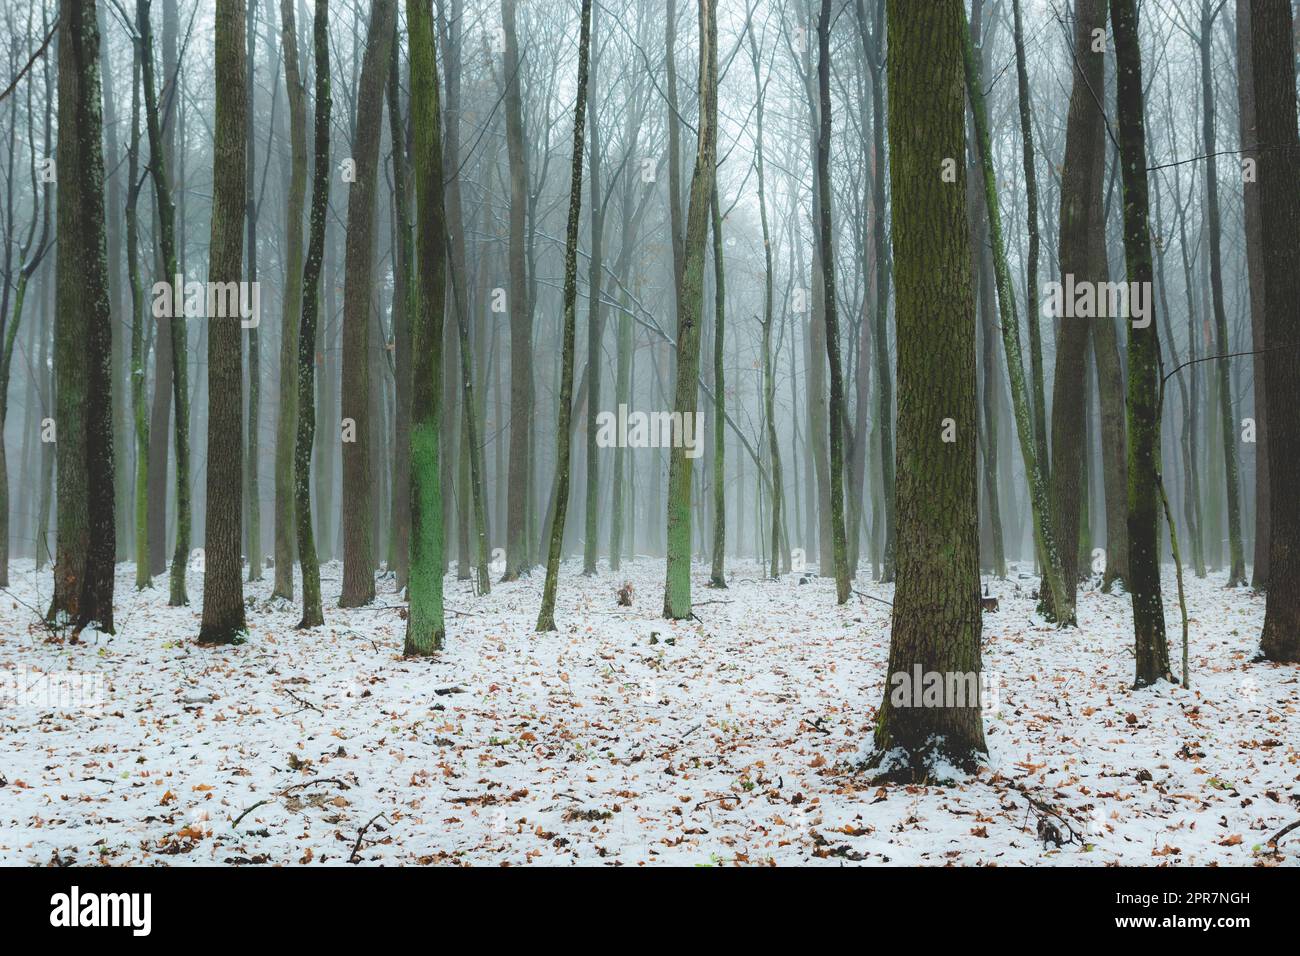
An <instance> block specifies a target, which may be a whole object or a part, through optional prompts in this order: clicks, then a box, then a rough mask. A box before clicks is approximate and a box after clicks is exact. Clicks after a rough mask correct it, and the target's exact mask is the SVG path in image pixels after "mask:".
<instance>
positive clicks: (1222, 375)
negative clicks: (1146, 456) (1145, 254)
mask: <svg viewBox="0 0 1300 956" xmlns="http://www.w3.org/2000/svg"><path fill="white" fill-rule="evenodd" d="M1225 2H1226V0H1201V11H1200V12H1201V18H1200V30H1199V31H1197V32H1195V33H1193V34H1192V36H1193V39H1194V40H1195V41H1196V44H1197V48H1198V50H1199V52H1200V57H1201V146H1202V153H1203V154H1204V156H1205V215H1206V231H1207V232H1208V234H1209V258H1210V300H1211V303H1212V305H1213V311H1214V341H1215V347H1216V348H1217V349H1218V353H1219V354H1218V358H1216V359H1215V362H1214V365H1215V373H1216V375H1217V376H1218V398H1219V425H1220V428H1221V437H1222V440H1223V466H1224V478H1225V483H1226V488H1227V493H1228V516H1227V517H1228V556H1229V557H1228V561H1229V567H1228V582H1227V586H1228V587H1235V586H1237V585H1239V584H1245V583H1246V558H1245V549H1244V547H1243V545H1242V540H1241V501H1240V499H1241V478H1240V475H1239V473H1238V463H1237V421H1236V418H1235V416H1234V414H1233V409H1232V367H1231V365H1230V359H1229V358H1228V355H1229V353H1231V352H1232V351H1233V349H1232V346H1231V344H1230V343H1229V342H1228V317H1227V313H1226V311H1225V309H1224V305H1223V255H1222V252H1221V251H1220V247H1221V246H1222V244H1223V227H1222V225H1221V224H1220V214H1219V173H1218V154H1217V152H1216V150H1217V146H1216V142H1217V140H1216V130H1215V104H1214V76H1213V73H1212V70H1211V61H1210V54H1211V45H1212V43H1213V41H1214V21H1215V19H1216V18H1217V17H1218V14H1219V11H1220V10H1222V9H1223V5H1224V3H1225ZM1180 16H1181V13H1180ZM1189 32H1190V31H1189Z"/></svg>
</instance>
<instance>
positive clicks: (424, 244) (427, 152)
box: [362, 0, 447, 656]
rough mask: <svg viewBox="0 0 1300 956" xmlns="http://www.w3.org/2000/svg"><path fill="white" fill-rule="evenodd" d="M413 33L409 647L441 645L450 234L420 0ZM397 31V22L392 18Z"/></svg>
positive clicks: (431, 649)
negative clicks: (442, 409) (442, 405)
mask: <svg viewBox="0 0 1300 956" xmlns="http://www.w3.org/2000/svg"><path fill="white" fill-rule="evenodd" d="M406 19H407V23H408V27H409V30H410V35H411V40H410V43H411V133H412V135H411V155H412V158H413V160H414V164H413V165H414V169H413V172H414V180H415V209H416V213H415V225H416V231H415V236H416V241H415V257H416V266H417V268H416V276H417V283H418V290H419V292H418V295H417V297H416V303H417V305H416V311H415V315H414V316H413V317H412V323H411V332H412V339H411V342H412V351H413V355H414V363H413V366H412V370H411V515H410V519H411V570H410V583H409V584H408V586H407V593H408V594H409V596H410V613H409V614H408V615H407V619H406V641H405V645H404V650H403V652H404V653H405V654H408V655H420V656H426V655H429V654H436V653H437V652H438V651H440V650H442V644H443V638H444V636H445V633H446V628H445V625H444V623H443V606H442V576H443V575H442V572H443V546H444V545H443V513H442V488H441V482H440V479H441V473H440V471H439V468H438V427H439V417H438V404H439V398H440V396H439V390H438V381H437V374H438V372H439V371H440V370H441V369H442V335H443V314H444V305H445V302H444V300H445V298H446V287H445V283H446V269H447V239H446V229H447V223H446V215H445V212H444V206H443V180H442V176H443V172H442V117H441V115H440V109H439V102H438V65H437V58H436V46H435V41H434V29H433V17H432V15H431V12H430V10H429V7H428V6H427V5H426V4H425V3H424V2H422V0H407V3H406ZM388 35H389V36H391V35H392V22H391V21H389V23H388ZM364 72H365V71H364V68H363V70H362V73H363V75H364Z"/></svg>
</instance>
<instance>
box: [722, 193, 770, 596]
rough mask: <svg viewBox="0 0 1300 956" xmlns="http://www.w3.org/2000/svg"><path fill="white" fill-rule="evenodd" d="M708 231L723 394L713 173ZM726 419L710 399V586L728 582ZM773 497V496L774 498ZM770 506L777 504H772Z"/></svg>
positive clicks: (724, 302) (724, 318)
mask: <svg viewBox="0 0 1300 956" xmlns="http://www.w3.org/2000/svg"><path fill="white" fill-rule="evenodd" d="M709 214H710V217H711V218H710V222H711V227H710V230H709V231H710V233H711V234H712V236H713V387H714V389H715V391H716V393H717V394H718V395H725V394H726V387H725V382H726V363H725V359H724V356H723V347H724V345H725V344H726V336H727V282H726V263H725V260H724V258H723V254H722V212H721V209H720V208H719V204H718V183H717V178H716V177H714V183H713V194H712V195H711V196H710V197H709ZM725 422H726V414H725V408H724V406H723V403H722V402H720V401H719V402H714V403H713V566H712V568H711V569H710V572H709V587H713V588H725V587H726V586H727V575H726V560H727V494H726V491H727V489H726V476H727V469H726V452H727V442H726V432H725V431H724V430H723V425H724V424H725ZM774 500H775V499H774ZM773 507H776V506H775V504H774V505H773Z"/></svg>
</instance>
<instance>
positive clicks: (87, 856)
mask: <svg viewBox="0 0 1300 956" xmlns="http://www.w3.org/2000/svg"><path fill="white" fill-rule="evenodd" d="M577 571H578V568H577V566H575V565H572V564H566V566H565V573H564V574H563V575H562V577H561V583H560V597H559V605H558V608H557V614H556V618H557V621H558V622H559V623H560V628H561V630H560V631H559V633H555V634H548V635H537V634H535V633H533V629H532V627H533V624H534V621H535V617H536V613H537V606H538V602H539V598H540V592H541V585H542V575H541V574H534V575H533V576H532V578H531V579H528V580H525V581H521V582H517V583H513V584H507V585H499V586H496V587H494V588H493V591H492V594H491V595H490V596H488V597H485V598H476V597H474V596H473V594H472V593H471V591H470V588H469V585H468V582H458V581H455V580H454V578H449V579H448V603H449V606H450V607H451V608H454V609H455V612H456V613H453V614H450V615H449V616H448V623H449V627H448V635H447V650H446V651H445V653H444V654H443V655H442V656H441V658H440V659H436V660H405V659H403V658H402V656H401V650H402V629H403V625H404V621H403V620H402V617H401V615H400V613H399V605H400V598H399V595H397V594H396V593H394V589H393V582H392V579H391V578H384V579H381V580H380V582H379V601H378V605H379V606H376V607H371V608H363V609H357V610H350V611H343V610H339V609H338V608H337V607H335V606H334V604H335V603H336V602H337V596H338V592H339V579H340V577H341V569H340V566H339V565H338V564H332V565H327V566H326V567H325V568H324V569H323V578H324V590H325V595H326V606H325V612H326V619H327V623H326V626H325V627H324V628H321V629H318V630H316V631H313V632H300V631H296V630H294V628H293V625H294V624H295V623H296V622H297V620H298V611H297V608H296V607H295V606H290V605H287V604H282V603H280V602H275V603H271V602H269V601H268V595H269V593H270V580H269V576H268V580H267V581H266V582H265V583H263V584H259V585H253V586H246V592H245V593H246V594H247V595H248V596H249V599H250V606H249V609H248V619H249V622H250V625H251V630H250V634H249V639H248V642H247V643H246V644H245V645H243V646H239V647H228V648H219V649H205V648H200V647H198V646H196V645H195V644H194V643H193V638H194V636H195V635H196V634H197V633H198V612H199V606H200V605H199V602H198V598H199V593H200V587H201V576H200V575H197V574H194V573H192V574H191V575H190V597H191V600H193V601H194V602H195V603H194V604H193V605H192V606H191V607H188V608H180V609H177V608H168V607H167V606H166V599H167V594H166V587H165V581H161V580H160V581H159V583H158V586H155V588H154V589H153V590H150V591H146V592H143V593H140V592H136V591H135V590H134V588H133V586H132V584H133V573H134V572H133V568H132V566H130V565H129V564H124V565H120V566H119V575H118V582H117V611H116V613H117V626H118V633H117V635H116V636H114V637H107V636H103V635H85V637H86V639H85V640H84V641H83V642H82V643H80V644H75V645H74V644H69V643H64V642H63V641H62V640H60V639H57V638H52V637H51V635H50V634H49V633H48V632H47V631H46V630H45V629H44V628H43V627H42V626H41V625H40V624H39V622H38V620H37V614H36V613H34V609H36V610H44V608H45V606H46V604H47V603H48V596H49V588H50V575H49V572H48V571H45V572H42V573H41V574H39V575H37V574H35V573H34V572H33V569H32V565H31V563H30V562H25V563H24V562H15V565H14V568H13V571H12V574H11V578H12V581H13V584H12V587H11V588H10V590H9V592H7V593H0V681H6V682H7V686H6V685H5V684H0V862H3V863H7V864H20V863H27V864H45V863H51V862H56V863H57V862H64V863H68V862H75V863H90V862H94V861H95V860H101V859H102V860H103V861H105V862H109V863H114V864H125V863H152V864H183V863H204V864H213V863H216V864H221V863H228V864H248V863H276V864H296V863H311V864H341V863H345V862H355V863H385V864H398V863H475V864H488V865H496V864H510V865H521V864H528V863H543V864H568V863H575V862H576V863H583V864H597V865H607V866H608V865H622V866H635V865H642V864H656V863H669V864H679V865H681V864H685V865H694V864H703V865H729V864H732V863H741V864H745V863H748V864H769V863H776V864H796V863H814V864H829V865H834V866H838V865H842V864H844V863H846V862H863V863H875V864H881V863H890V864H905V865H906V864H928V865H941V864H947V863H955V864H983V865H992V864H996V865H1016V864H1030V865H1034V864H1037V865H1042V864H1057V863H1060V864H1096V865H1100V864H1106V863H1129V864H1146V865H1153V864H1207V863H1221V864H1235V865H1242V864H1246V865H1249V864H1251V863H1261V864H1273V863H1277V862H1282V863H1291V864H1294V863H1296V862H1297V860H1300V833H1298V834H1295V837H1296V839H1294V840H1291V838H1290V837H1288V838H1287V839H1285V840H1283V841H1282V845H1281V851H1280V852H1279V853H1276V854H1274V853H1272V852H1271V851H1270V850H1269V849H1267V848H1265V847H1264V846H1263V845H1264V844H1265V842H1266V841H1267V840H1268V838H1269V836H1271V835H1272V834H1273V833H1275V832H1276V831H1277V830H1278V829H1280V828H1281V827H1282V826H1284V825H1285V824H1287V823H1289V822H1291V821H1293V820H1295V819H1296V818H1297V817H1300V805H1298V804H1297V801H1298V800H1300V788H1298V787H1297V785H1296V781H1297V780H1298V779H1300V737H1298V736H1297V734H1296V724H1297V721H1300V717H1298V716H1297V706H1298V699H1297V697H1298V695H1297V678H1298V677H1300V669H1297V668H1296V667H1294V666H1292V667H1282V666H1274V665H1271V664H1267V663H1252V658H1253V657H1254V654H1255V651H1256V648H1257V644H1258V635H1259V629H1260V622H1261V619H1262V616H1263V600H1262V599H1261V598H1259V597H1257V596H1255V595H1253V594H1251V593H1250V592H1249V591H1247V590H1245V589H1240V590H1231V591H1227V590H1224V589H1223V587H1222V579H1221V578H1216V577H1214V576H1212V577H1211V578H1210V579H1208V580H1205V581H1197V580H1196V579H1195V578H1192V577H1189V578H1188V586H1189V602H1190V608H1189V610H1190V615H1191V618H1192V624H1191V635H1192V637H1191V675H1192V687H1191V690H1184V689H1182V688H1180V687H1178V686H1176V685H1168V684H1164V685H1161V686H1159V687H1156V688H1152V689H1147V690H1143V691H1134V690H1132V688H1131V686H1130V685H1131V681H1132V677H1133V658H1132V653H1131V649H1130V647H1131V635H1130V633H1129V628H1130V624H1129V621H1130V611H1129V602H1128V599H1127V598H1126V597H1124V596H1122V595H1104V594H1099V593H1096V592H1095V591H1090V590H1085V591H1083V592H1082V593H1081V597H1080V625H1081V626H1080V627H1079V629H1078V630H1072V631H1057V630H1055V629H1053V628H1051V627H1049V626H1046V625H1043V624H1042V623H1041V622H1038V623H1036V622H1035V619H1034V615H1033V604H1034V602H1033V601H1032V599H1031V598H1030V595H1029V592H1030V590H1031V589H1032V587H1033V586H1034V585H1035V583H1036V582H1035V581H1034V580H1032V579H1030V578H1028V577H1027V576H1026V577H1025V578H1020V577H1018V576H1017V573H1016V572H1015V571H1013V572H1012V574H1011V580H1010V581H1007V582H994V583H993V586H992V591H993V593H994V594H997V595H999V596H1000V598H1001V609H1000V610H999V611H998V612H997V613H995V614H987V615H985V624H984V634H985V651H984V666H985V668H986V670H988V671H991V672H993V673H995V674H996V675H997V682H996V684H995V688H996V695H995V697H996V701H995V702H996V708H995V710H994V711H993V712H991V713H989V714H988V715H987V717H986V721H985V726H986V733H987V739H988V744H989V748H990V761H989V767H988V769H986V770H983V771H981V772H980V774H979V776H978V777H977V778H975V779H972V780H969V781H967V782H966V783H964V784H962V785H960V786H952V787H939V786H887V787H876V786H871V785H870V784H869V783H868V782H867V780H866V778H865V776H863V775H862V774H860V773H857V772H855V771H854V769H853V768H854V764H855V761H856V759H857V758H858V756H859V755H860V753H861V752H862V751H863V748H864V745H865V744H866V743H867V742H868V741H869V739H870V733H871V726H872V720H873V716H874V713H875V708H876V707H877V706H878V705H879V703H880V701H881V695H882V691H883V688H884V671H885V661H886V652H887V649H888V641H889V631H888V625H889V608H888V607H887V606H886V605H884V604H882V603H878V602H876V601H871V600H862V599H860V598H857V597H855V598H854V600H853V603H851V604H850V605H848V606H846V607H845V608H838V607H836V605H835V603H834V590H833V584H832V582H830V581H827V580H822V579H816V578H812V579H808V580H807V582H806V583H801V580H800V576H799V575H793V576H789V577H787V578H785V579H784V580H782V581H779V582H767V581H763V580H761V573H760V569H759V568H758V567H757V565H756V564H754V563H753V562H746V563H744V564H741V565H737V566H733V567H732V568H731V569H730V577H731V586H730V588H729V589H728V590H726V591H712V590H708V589H706V588H705V587H704V586H703V585H704V582H705V581H706V580H707V573H706V569H704V568H697V571H696V576H695V581H696V586H697V588H696V591H695V596H696V599H697V601H698V602H699V604H698V606H697V609H696V611H697V615H698V618H699V620H698V621H689V622H685V623H679V624H673V623H669V622H666V621H663V620H661V619H660V618H659V617H658V616H657V615H658V612H659V611H660V609H661V607H662V590H661V589H662V580H663V564H662V562H661V561H659V560H651V559H645V560H642V561H638V562H635V563H634V564H632V565H630V566H629V567H627V568H625V571H624V573H623V574H620V575H619V576H618V578H617V579H615V578H614V577H612V576H610V575H609V574H608V573H607V572H602V574H601V575H600V576H598V577H595V578H583V577H581V576H580V575H579V574H578V573H577ZM1166 572H1167V573H1166V588H1167V591H1166V601H1167V614H1168V616H1169V620H1170V625H1171V630H1170V642H1171V658H1172V659H1173V661H1174V663H1175V669H1176V670H1177V661H1178V658H1179V652H1178V646H1177V645H1178V641H1179V636H1178V624H1177V604H1176V601H1175V599H1174V590H1173V588H1174V582H1173V574H1172V568H1167V569H1166ZM625 578H626V579H628V580H630V581H632V583H633V585H634V588H635V595H634V603H633V605H632V607H630V608H624V607H619V606H617V604H616V601H615V589H616V587H617V585H618V584H620V583H621V582H622V581H623V580H624V579H625ZM855 587H856V588H857V589H858V590H859V591H862V592H865V593H869V594H872V595H874V596H877V597H879V598H882V599H885V600H889V599H890V598H891V597H892V593H891V592H892V589H891V588H889V587H887V586H882V585H879V584H876V583H875V582H872V581H870V580H869V579H868V578H867V577H866V576H861V577H860V578H859V580H858V582H857V584H856V585H855ZM38 672H52V673H53V672H76V673H77V674H81V675H89V676H86V677H83V678H82V679H81V683H80V684H79V685H76V684H73V683H72V682H71V681H68V680H66V679H65V680H63V681H62V682H60V684H59V686H58V687H56V686H55V684H54V682H53V681H51V680H48V679H45V678H43V677H42V676H41V673H38ZM97 680H98V681H99V683H98V684H97V683H96V681H97ZM15 683H17V684H20V685H23V689H21V690H20V691H19V692H18V693H15V690H14V687H13V685H14V684H15ZM77 691H79V692H81V693H82V694H83V695H84V697H83V699H90V698H93V697H94V696H95V695H96V693H102V697H103V702H102V706H100V707H98V708H97V709H96V708H87V707H85V706H76V701H75V700H69V699H66V698H67V695H68V694H69V693H75V692H77ZM60 693H61V694H63V696H64V699H63V700H61V701H59V700H53V701H51V700H50V699H48V698H57V697H58V696H59V694H60ZM1026 794H1028V797H1027V796H1026ZM1029 798H1032V799H1033V800H1034V801H1036V802H1037V803H1038V804H1039V808H1037V809H1035V808H1034V807H1033V806H1031V802H1030V799H1029ZM1044 808H1047V809H1048V810H1050V811H1055V812H1056V813H1059V814H1060V815H1061V817H1063V818H1064V820H1062V819H1060V818H1057V817H1053V816H1052V815H1051V813H1050V812H1047V813H1046V815H1045V811H1044ZM1040 821H1042V822H1041V823H1040ZM1067 824H1068V825H1067ZM1053 829H1054V830H1055V831H1056V832H1057V833H1058V834H1059V835H1060V836H1061V837H1062V838H1063V839H1064V840H1065V841H1066V842H1065V844H1064V845H1063V846H1057V845H1056V844H1055V842H1054V841H1053V840H1052V836H1053V833H1052V830H1053ZM1072 833H1073V834H1077V837H1078V839H1077V840H1072V839H1071V836H1072ZM1040 834H1041V836H1043V837H1046V838H1047V839H1046V840H1044V839H1041V838H1040Z"/></svg>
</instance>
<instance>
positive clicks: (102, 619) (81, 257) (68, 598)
mask: <svg viewBox="0 0 1300 956" xmlns="http://www.w3.org/2000/svg"><path fill="white" fill-rule="evenodd" d="M99 54H100V38H99V28H98V25H97V23H96V17H95V4H94V2H93V0H77V2H71V0H69V2H65V3H63V4H61V5H60V9H59V25H58V65H59V66H58V76H59V80H58V84H59V101H58V114H59V116H58V118H59V137H58V144H57V147H56V148H57V153H56V159H57V168H58V170H59V173H60V176H59V189H58V194H57V196H58V198H57V216H58V220H57V222H58V236H59V243H58V250H57V253H56V259H55V270H56V277H55V282H56V298H57V312H56V320H55V356H54V374H55V380H56V386H55V396H56V408H57V411H56V423H57V428H58V442H57V451H56V454H57V457H58V509H59V510H58V537H57V545H56V547H57V556H56V560H55V566H54V595H53V600H52V601H51V604H50V609H49V613H48V615H47V616H48V618H49V619H50V620H51V621H54V622H63V623H69V624H71V625H72V626H73V629H74V634H76V633H80V632H81V631H82V629H84V628H86V627H92V628H94V629H97V630H100V631H104V632H106V633H110V634H111V633H113V564H114V559H115V556H116V535H115V528H114V524H113V504H114V501H113V422H112V407H113V384H112V365H113V346H112V329H111V323H112V311H111V305H110V302H109V290H108V263H107V255H108V252H107V239H106V237H105V223H104V153H103V139H102V137H103V121H102V117H101V113H100V73H99Z"/></svg>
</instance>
